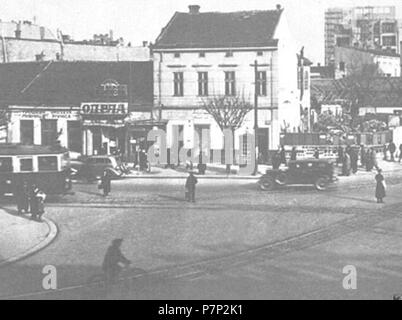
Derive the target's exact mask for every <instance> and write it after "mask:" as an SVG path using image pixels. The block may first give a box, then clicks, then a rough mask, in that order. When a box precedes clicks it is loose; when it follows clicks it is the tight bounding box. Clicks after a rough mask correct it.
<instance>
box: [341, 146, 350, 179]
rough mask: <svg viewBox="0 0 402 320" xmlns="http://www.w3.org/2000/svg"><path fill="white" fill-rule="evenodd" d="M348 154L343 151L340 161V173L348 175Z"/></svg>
mask: <svg viewBox="0 0 402 320" xmlns="http://www.w3.org/2000/svg"><path fill="white" fill-rule="evenodd" d="M350 167H351V161H350V155H349V153H347V152H345V153H344V155H343V162H342V175H343V176H350Z"/></svg>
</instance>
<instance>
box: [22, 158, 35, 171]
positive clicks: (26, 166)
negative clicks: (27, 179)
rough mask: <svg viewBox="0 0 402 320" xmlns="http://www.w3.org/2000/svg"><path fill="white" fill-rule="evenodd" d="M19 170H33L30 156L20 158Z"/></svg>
mask: <svg viewBox="0 0 402 320" xmlns="http://www.w3.org/2000/svg"><path fill="white" fill-rule="evenodd" d="M20 171H33V162H32V159H31V158H27V159H20Z"/></svg>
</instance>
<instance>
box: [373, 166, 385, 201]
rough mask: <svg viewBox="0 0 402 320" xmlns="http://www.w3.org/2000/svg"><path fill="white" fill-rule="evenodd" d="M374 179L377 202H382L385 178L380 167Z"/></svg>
mask: <svg viewBox="0 0 402 320" xmlns="http://www.w3.org/2000/svg"><path fill="white" fill-rule="evenodd" d="M375 181H376V182H377V184H376V188H375V197H376V198H377V203H384V201H383V198H385V180H384V176H383V175H382V170H381V169H378V173H377V175H376V176H375Z"/></svg>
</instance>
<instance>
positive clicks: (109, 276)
mask: <svg viewBox="0 0 402 320" xmlns="http://www.w3.org/2000/svg"><path fill="white" fill-rule="evenodd" d="M122 243H123V239H114V240H113V241H112V244H111V245H110V246H109V248H108V249H107V251H106V254H105V257H104V259H103V263H102V270H103V272H104V274H105V277H106V292H107V293H108V292H110V289H111V286H112V285H113V284H115V283H116V281H117V279H118V278H119V274H120V272H121V270H122V267H121V266H120V264H124V265H125V266H128V265H130V264H131V261H130V260H128V259H127V258H126V257H125V256H124V255H123V253H122V252H121V245H122Z"/></svg>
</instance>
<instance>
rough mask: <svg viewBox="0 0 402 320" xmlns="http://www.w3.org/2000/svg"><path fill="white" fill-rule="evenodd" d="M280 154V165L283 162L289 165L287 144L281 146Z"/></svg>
mask: <svg viewBox="0 0 402 320" xmlns="http://www.w3.org/2000/svg"><path fill="white" fill-rule="evenodd" d="M279 155H280V165H281V164H282V163H283V164H284V165H285V166H286V165H287V163H286V151H285V146H281V150H280V152H279Z"/></svg>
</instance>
